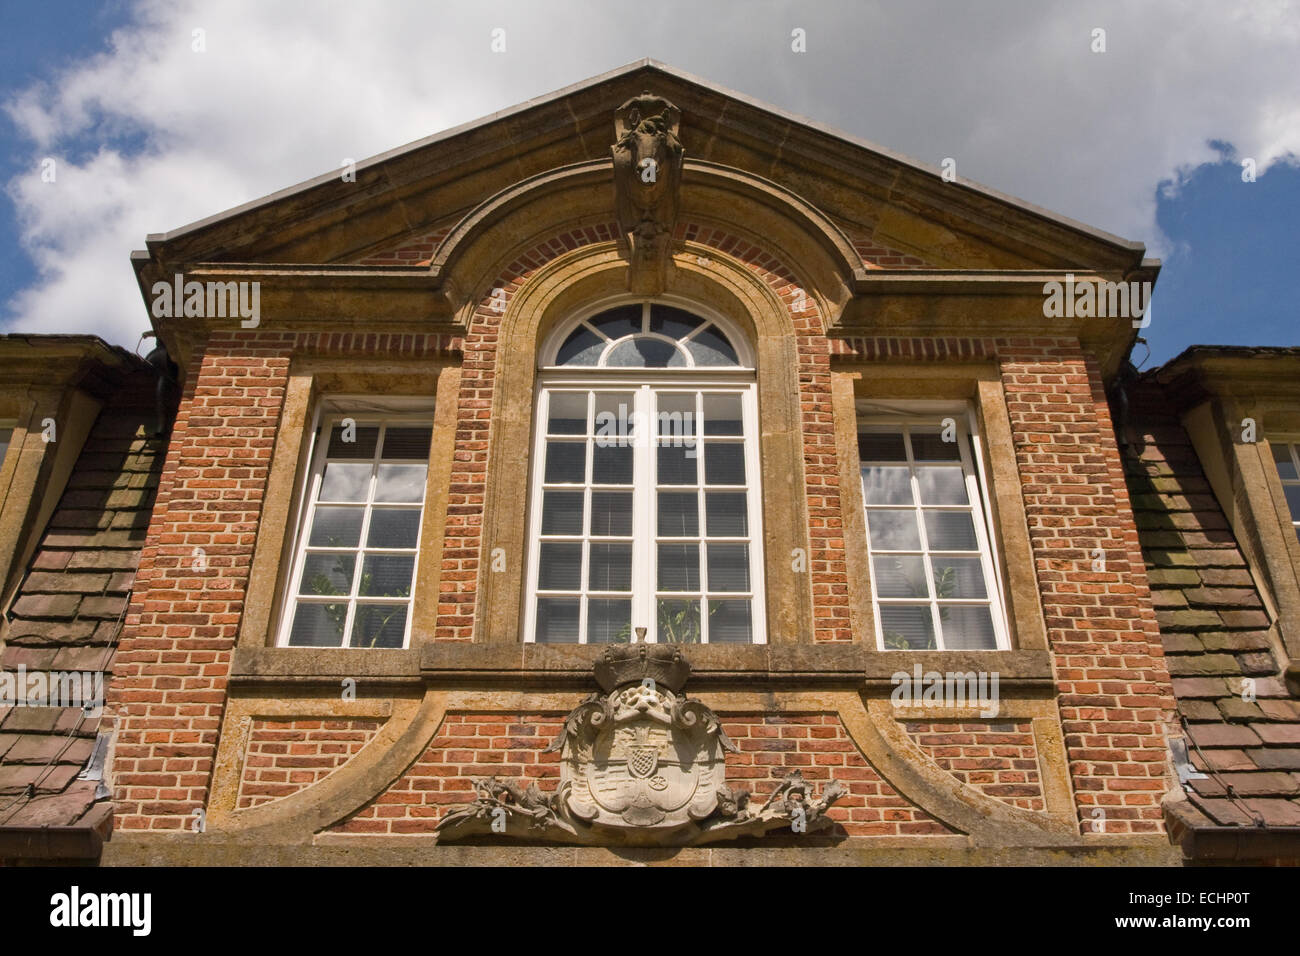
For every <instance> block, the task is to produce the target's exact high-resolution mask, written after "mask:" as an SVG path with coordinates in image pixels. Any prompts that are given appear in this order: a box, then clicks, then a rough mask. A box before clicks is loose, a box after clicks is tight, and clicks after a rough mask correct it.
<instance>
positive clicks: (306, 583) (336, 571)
mask: <svg viewBox="0 0 1300 956" xmlns="http://www.w3.org/2000/svg"><path fill="white" fill-rule="evenodd" d="M356 566H357V556H356V555H355V554H308V555H307V560H306V561H305V562H304V563H303V567H302V583H301V584H300V585H299V587H298V593H299V594H319V595H327V594H351V593H352V572H353V570H355V568H356Z"/></svg>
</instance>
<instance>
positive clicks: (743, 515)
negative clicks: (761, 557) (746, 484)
mask: <svg viewBox="0 0 1300 956" xmlns="http://www.w3.org/2000/svg"><path fill="white" fill-rule="evenodd" d="M704 513H705V519H704V521H705V526H706V528H707V530H708V533H709V535H710V536H711V537H715V538H744V537H746V536H748V534H749V508H748V507H747V504H746V501H745V493H744V492H743V491H710V492H708V493H707V494H705V496H704Z"/></svg>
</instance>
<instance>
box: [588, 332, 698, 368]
mask: <svg viewBox="0 0 1300 956" xmlns="http://www.w3.org/2000/svg"><path fill="white" fill-rule="evenodd" d="M605 364H606V365H608V366H610V367H612V368H677V367H680V366H684V365H685V364H686V357H685V356H684V355H682V353H681V352H679V351H678V350H677V346H675V345H673V344H672V343H671V342H665V341H664V340H663V339H652V338H649V337H648V336H643V335H639V336H637V337H636V338H634V339H628V340H627V341H626V342H620V343H619V344H618V345H616V346H614V348H613V350H612V351H611V352H610V353H609V357H608V358H606V359H605Z"/></svg>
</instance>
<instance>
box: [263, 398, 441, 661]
mask: <svg viewBox="0 0 1300 956" xmlns="http://www.w3.org/2000/svg"><path fill="white" fill-rule="evenodd" d="M433 410H434V408H433V400H432V399H431V398H423V397H418V398H417V397H411V398H404V397H393V398H388V397H376V396H373V395H331V396H327V397H325V398H322V399H321V401H320V402H319V403H318V404H317V408H316V411H315V414H314V415H313V417H312V428H311V440H310V443H309V448H308V451H307V461H308V462H309V463H310V464H309V465H308V467H307V468H306V469H305V470H304V472H303V474H302V475H301V476H300V478H299V482H298V489H297V500H298V508H297V515H296V518H295V521H294V536H293V561H292V564H291V565H290V570H289V575H288V578H287V580H286V584H285V588H284V591H283V594H282V595H281V599H280V617H279V621H278V624H277V627H276V641H275V646H277V647H292V648H294V649H295V650H302V651H312V650H340V649H344V650H352V651H359V650H381V651H384V650H398V649H399V648H356V647H351V646H350V645H349V644H348V643H347V641H348V638H349V634H350V631H351V629H352V624H353V620H354V619H355V617H356V609H357V606H358V605H359V604H363V603H375V604H396V603H400V602H405V603H406V605H407V612H406V629H405V631H404V633H403V635H402V648H401V649H406V648H409V647H410V644H411V622H412V620H413V619H414V617H415V591H416V582H417V581H418V580H419V574H420V558H421V550H422V548H423V545H424V524H425V517H426V514H425V510H424V509H425V508H426V507H427V505H428V497H429V496H428V473H427V472H426V477H425V494H424V496H423V498H422V499H421V501H420V530H419V533H418V535H417V537H416V543H415V562H414V564H413V566H412V568H411V593H410V594H409V595H408V596H407V597H405V598H391V597H389V598H374V599H366V598H360V600H359V599H358V597H359V596H358V595H357V594H356V593H350V594H348V595H338V596H337V601H336V603H342V602H343V601H346V602H347V604H348V614H347V620H346V622H345V623H344V627H343V643H342V644H341V645H339V646H338V647H328V648H326V647H312V646H308V645H294V644H290V643H289V636H290V633H291V631H292V629H293V618H294V613H295V611H296V609H297V607H298V598H299V594H298V589H299V585H300V582H301V578H302V574H303V570H304V567H305V565H306V561H307V554H308V551H307V542H308V540H309V537H310V534H309V532H310V529H311V518H312V516H313V514H314V512H315V504H316V498H317V495H318V494H319V492H320V485H321V481H322V480H323V478H324V472H325V460H326V453H327V451H328V450H329V431H328V429H330V428H332V426H333V424H334V423H335V422H337V421H338V420H340V419H342V418H353V419H355V420H356V422H357V425H358V426H359V427H360V426H364V425H369V424H375V423H381V424H383V425H406V424H410V425H416V424H418V425H428V426H429V428H430V429H431V430H432V428H433V427H434V417H433ZM380 450H381V449H380V448H376V450H375V452H376V456H378V453H379V451H380ZM432 464H433V455H432V442H430V457H429V460H428V461H427V462H426V463H425V465H426V468H432ZM373 496H374V487H373V479H372V486H371V488H370V491H369V493H368V494H367V499H366V503H365V509H366V510H365V517H364V519H363V521H362V527H361V532H360V534H361V537H360V539H359V543H358V547H357V549H356V551H357V553H358V558H360V555H361V554H362V553H363V552H366V551H374V550H382V549H374V548H367V547H365V540H366V538H365V536H366V533H367V529H368V528H369V525H370V516H371V514H372V507H371V506H372V505H373V500H372V499H373ZM407 506H408V507H409V506H410V505H409V504H408V505H407ZM401 550H402V551H403V552H405V551H406V550H407V549H401ZM360 578H361V575H360V574H357V573H355V572H354V574H353V583H352V592H355V591H356V589H357V587H358V586H359V582H360ZM309 603H324V602H323V601H321V602H309Z"/></svg>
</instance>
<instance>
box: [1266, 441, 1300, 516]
mask: <svg viewBox="0 0 1300 956" xmlns="http://www.w3.org/2000/svg"><path fill="white" fill-rule="evenodd" d="M1268 443H1269V446H1270V447H1271V448H1285V449H1286V450H1287V454H1289V455H1290V456H1291V465H1292V466H1293V467H1294V468H1295V469H1296V473H1297V474H1300V437H1296V436H1291V435H1279V436H1278V437H1277V438H1270V439H1269V440H1268ZM1273 469H1274V471H1277V459H1276V457H1275V458H1274V459H1273ZM1277 478H1278V481H1280V482H1281V483H1282V504H1283V505H1284V506H1285V507H1286V513H1287V514H1288V515H1289V516H1290V518H1291V528H1292V530H1293V531H1294V532H1295V533H1296V536H1297V537H1300V515H1295V514H1292V513H1291V502H1290V501H1288V500H1287V498H1286V490H1287V489H1288V488H1297V487H1300V478H1283V477H1282V473H1281V472H1280V471H1279V472H1277Z"/></svg>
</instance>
